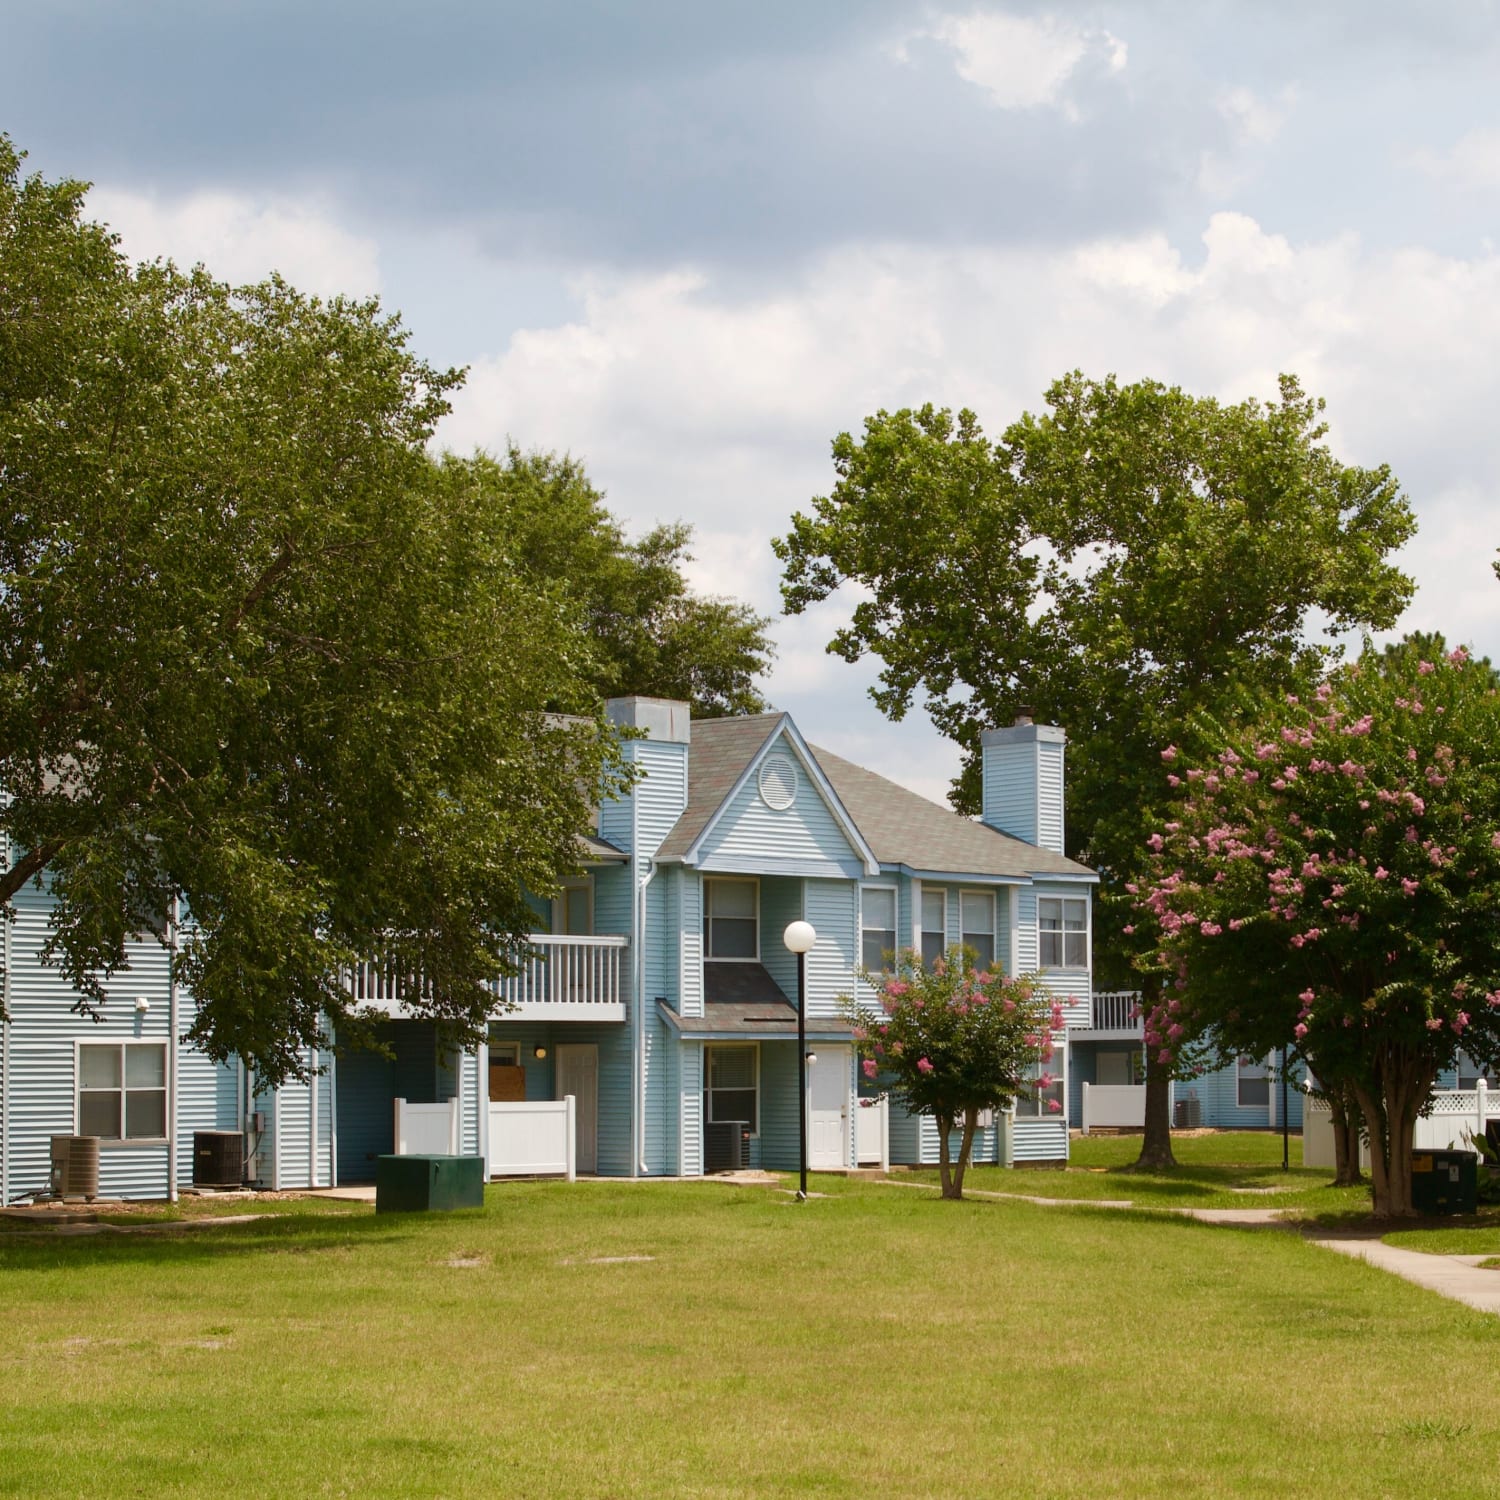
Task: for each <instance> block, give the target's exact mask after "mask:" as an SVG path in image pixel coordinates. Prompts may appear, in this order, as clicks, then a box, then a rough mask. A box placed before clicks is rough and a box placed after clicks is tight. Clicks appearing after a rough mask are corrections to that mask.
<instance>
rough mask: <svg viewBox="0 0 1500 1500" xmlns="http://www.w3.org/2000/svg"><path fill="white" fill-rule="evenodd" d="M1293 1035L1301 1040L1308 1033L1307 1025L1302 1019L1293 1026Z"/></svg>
mask: <svg viewBox="0 0 1500 1500" xmlns="http://www.w3.org/2000/svg"><path fill="white" fill-rule="evenodd" d="M1292 1035H1293V1036H1294V1037H1296V1038H1297V1040H1298V1041H1299V1042H1300V1041H1301V1040H1302V1038H1303V1037H1305V1036H1306V1035H1307V1027H1306V1026H1305V1025H1304V1024H1303V1023H1302V1022H1301V1021H1298V1022H1297V1024H1296V1025H1295V1026H1293V1027H1292Z"/></svg>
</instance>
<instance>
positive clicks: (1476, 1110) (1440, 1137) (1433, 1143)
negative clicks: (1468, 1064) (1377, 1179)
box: [1302, 1078, 1500, 1170]
mask: <svg viewBox="0 0 1500 1500" xmlns="http://www.w3.org/2000/svg"><path fill="white" fill-rule="evenodd" d="M1495 1120H1500V1089H1492V1088H1490V1087H1488V1086H1487V1085H1486V1083H1485V1081H1484V1079H1482V1078H1481V1079H1480V1080H1479V1084H1478V1087H1477V1088H1472V1089H1440V1090H1439V1091H1438V1092H1437V1093H1435V1094H1434V1095H1433V1096H1432V1108H1431V1109H1430V1110H1429V1111H1428V1113H1427V1114H1425V1115H1421V1116H1419V1117H1418V1119H1417V1123H1416V1125H1415V1126H1414V1127H1413V1129H1412V1133H1411V1143H1412V1147H1413V1149H1414V1150H1417V1151H1449V1150H1456V1151H1463V1150H1471V1149H1472V1148H1473V1140H1474V1137H1475V1136H1476V1135H1478V1136H1482V1135H1483V1134H1484V1131H1485V1127H1486V1126H1487V1125H1489V1124H1490V1123H1491V1122H1493V1121H1495ZM1359 1164H1360V1166H1361V1168H1364V1169H1368V1167H1369V1165H1370V1148H1369V1146H1368V1144H1367V1143H1366V1142H1364V1141H1361V1142H1360V1146H1359ZM1302 1165H1303V1166H1305V1167H1327V1168H1329V1169H1330V1170H1331V1169H1332V1168H1333V1166H1334V1157H1333V1114H1332V1112H1331V1111H1330V1110H1329V1108H1328V1105H1327V1104H1326V1103H1325V1102H1324V1101H1323V1100H1322V1099H1314V1098H1312V1097H1311V1096H1310V1095H1309V1096H1308V1098H1307V1099H1306V1101H1305V1102H1304V1104H1303V1108H1302Z"/></svg>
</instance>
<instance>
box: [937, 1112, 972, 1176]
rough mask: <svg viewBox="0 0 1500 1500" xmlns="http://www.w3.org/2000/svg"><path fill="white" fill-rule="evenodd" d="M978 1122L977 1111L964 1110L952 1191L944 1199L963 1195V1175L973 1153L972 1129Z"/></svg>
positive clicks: (967, 1168)
mask: <svg viewBox="0 0 1500 1500" xmlns="http://www.w3.org/2000/svg"><path fill="white" fill-rule="evenodd" d="M978 1121H979V1111H978V1110H977V1109H974V1108H973V1107H972V1106H969V1107H967V1108H966V1109H965V1110H964V1134H963V1140H962V1141H961V1142H960V1143H959V1148H958V1166H957V1167H956V1168H955V1169H954V1172H953V1191H952V1193H945V1194H944V1195H943V1196H944V1197H952V1198H962V1197H963V1195H964V1173H965V1172H967V1171H968V1170H969V1158H970V1156H972V1155H973V1153H974V1127H975V1125H976V1124H977V1123H978Z"/></svg>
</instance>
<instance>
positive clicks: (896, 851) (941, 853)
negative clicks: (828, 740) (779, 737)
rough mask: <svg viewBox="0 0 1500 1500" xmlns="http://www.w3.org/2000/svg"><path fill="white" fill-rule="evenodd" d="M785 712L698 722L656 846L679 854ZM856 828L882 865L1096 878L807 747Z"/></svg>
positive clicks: (663, 853)
mask: <svg viewBox="0 0 1500 1500" xmlns="http://www.w3.org/2000/svg"><path fill="white" fill-rule="evenodd" d="M786 717H787V715H785V714H754V715H750V716H747V717H745V718H738V719H695V720H694V721H693V731H692V732H693V738H692V744H691V746H690V750H689V756H688V805H687V809H686V811H685V812H684V813H683V814H682V816H681V817H680V818H679V819H678V820H677V822H676V823H675V824H673V826H672V830H671V832H670V833H668V834H667V837H666V840H665V841H664V842H663V844H662V846H661V848H660V849H659V850H658V851H657V857H658V858H659V859H680V858H681V857H682V856H683V855H684V854H686V853H687V851H688V850H689V849H691V848H692V846H693V844H694V843H695V842H696V840H697V838H698V836H699V835H700V834H701V833H702V832H703V830H704V828H706V827H707V826H708V823H709V820H710V819H711V818H712V817H713V815H714V814H715V813H716V812H717V811H718V810H719V808H720V806H721V805H722V804H723V802H724V799H725V798H726V797H728V795H729V793H730V792H731V791H732V790H733V789H734V785H735V783H736V782H737V781H738V780H739V779H740V776H741V775H742V774H743V773H744V770H745V767H746V766H748V765H749V764H750V762H751V761H752V760H754V759H755V756H756V754H757V752H758V751H759V750H760V749H761V747H762V746H763V745H764V744H765V743H766V741H767V740H768V739H770V738H771V736H772V735H773V734H774V733H775V732H776V731H777V730H778V729H779V728H780V726H781V723H782V720H783V719H785V718H786ZM808 748H809V749H810V750H811V751H812V753H813V755H814V756H815V757H816V759H817V762H818V766H819V767H820V769H821V770H822V772H823V774H824V776H826V777H827V778H828V780H829V782H830V784H831V785H832V786H833V789H834V791H835V793H837V795H838V798H839V801H840V802H842V803H843V804H844V808H845V811H847V812H848V814H849V816H850V817H851V818H852V819H853V820H854V824H855V827H857V828H858V829H859V831H860V833H861V834H862V835H863V836H864V839H865V842H866V843H868V844H869V846H870V848H871V849H872V850H873V851H874V854H875V858H876V859H877V860H879V861H880V863H881V864H883V865H906V866H907V867H908V868H910V869H913V870H931V871H933V872H934V873H939V872H940V873H943V874H955V875H993V876H1002V877H1003V876H1010V877H1012V878H1018V877H1024V876H1027V875H1089V874H1092V873H1093V872H1092V871H1091V870H1089V869H1088V868H1087V866H1085V865H1081V864H1079V863H1078V862H1077V861H1076V860H1071V859H1065V858H1064V857H1063V856H1062V855H1060V854H1054V853H1052V852H1051V850H1049V849H1038V848H1037V847H1036V846H1035V845H1033V844H1028V843H1025V842H1024V841H1023V840H1021V839H1014V838H1011V837H1010V835H1009V834H1004V833H997V832H996V831H995V830H994V829H993V828H987V827H985V825H984V824H983V823H976V822H974V821H973V820H972V819H970V818H965V817H961V816H960V815H959V814H958V813H956V812H954V811H952V809H951V808H947V807H943V806H942V805H941V804H939V803H936V802H930V801H928V799H927V798H926V797H919V796H918V795H917V794H916V793H915V792H912V791H908V790H907V789H906V788H905V787H904V786H898V785H897V784H896V783H895V782H894V781H888V780H887V779H886V778H885V777H884V776H877V775H876V774H875V772H873V771H867V770H865V768H864V767H863V766H857V765H855V764H854V763H853V762H852V761H847V760H845V759H844V758H843V757H842V756H840V755H835V754H834V753H833V752H832V751H831V750H822V749H819V748H818V747H817V746H816V745H811V746H809V747H808Z"/></svg>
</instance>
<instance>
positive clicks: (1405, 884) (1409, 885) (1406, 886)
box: [1401, 880, 1417, 896]
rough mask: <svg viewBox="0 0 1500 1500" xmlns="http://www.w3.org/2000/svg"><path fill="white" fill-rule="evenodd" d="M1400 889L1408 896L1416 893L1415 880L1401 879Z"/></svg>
mask: <svg viewBox="0 0 1500 1500" xmlns="http://www.w3.org/2000/svg"><path fill="white" fill-rule="evenodd" d="M1401 889H1402V890H1403V891H1405V892H1406V894H1407V895H1408V896H1415V895H1416V894H1417V882H1416V881H1415V880H1403V881H1402V882H1401Z"/></svg>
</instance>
